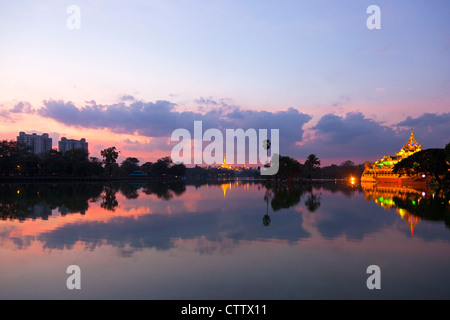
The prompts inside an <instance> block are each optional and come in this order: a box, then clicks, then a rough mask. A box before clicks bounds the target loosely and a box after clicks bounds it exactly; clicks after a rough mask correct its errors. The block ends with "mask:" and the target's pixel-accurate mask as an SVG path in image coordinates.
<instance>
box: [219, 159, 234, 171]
mask: <svg viewBox="0 0 450 320" xmlns="http://www.w3.org/2000/svg"><path fill="white" fill-rule="evenodd" d="M220 167H221V168H222V169H231V167H230V166H229V165H227V159H226V158H225V157H224V158H223V164H222V165H221V166H220Z"/></svg>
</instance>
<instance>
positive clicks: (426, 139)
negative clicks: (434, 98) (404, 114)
mask: <svg viewBox="0 0 450 320" xmlns="http://www.w3.org/2000/svg"><path fill="white" fill-rule="evenodd" d="M397 126H399V127H405V128H413V129H414V136H415V137H416V139H417V141H418V142H419V143H420V144H422V148H424V149H428V148H443V147H444V146H445V145H446V144H447V143H449V142H450V113H444V114H440V115H439V114H435V113H424V114H423V115H421V116H420V117H417V118H411V117H408V118H406V120H404V121H402V122H399V123H397Z"/></svg>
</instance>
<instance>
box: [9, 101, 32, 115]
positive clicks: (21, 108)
mask: <svg viewBox="0 0 450 320" xmlns="http://www.w3.org/2000/svg"><path fill="white" fill-rule="evenodd" d="M10 112H11V113H34V112H35V110H34V109H33V107H32V106H31V103H29V102H26V101H20V102H18V103H17V104H16V105H15V106H14V107H13V108H12V109H11V110H10Z"/></svg>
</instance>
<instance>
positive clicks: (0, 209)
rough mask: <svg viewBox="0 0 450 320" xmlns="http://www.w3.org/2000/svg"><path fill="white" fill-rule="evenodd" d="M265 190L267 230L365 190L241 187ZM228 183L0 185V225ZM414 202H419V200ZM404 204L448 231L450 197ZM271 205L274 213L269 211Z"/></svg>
mask: <svg viewBox="0 0 450 320" xmlns="http://www.w3.org/2000/svg"><path fill="white" fill-rule="evenodd" d="M241 182H243V183H245V184H247V183H249V184H255V185H258V186H260V187H261V188H265V194H264V199H263V201H264V202H265V203H266V213H265V215H264V218H263V223H264V225H269V224H270V221H271V217H270V215H269V211H272V212H278V211H281V210H285V209H289V208H292V207H295V206H297V205H298V204H300V203H301V202H302V197H303V203H304V205H305V207H306V209H307V210H308V211H310V212H315V211H317V210H318V209H319V208H320V205H321V191H319V190H326V191H330V192H332V193H335V192H340V193H343V194H344V195H346V196H348V197H351V196H352V195H353V194H354V193H355V192H358V193H361V192H363V191H362V189H361V188H359V187H355V186H351V185H348V184H344V183H335V182H321V183H306V184H305V183H302V184H298V183H276V182H267V181H258V180H247V181H241ZM223 183H224V181H217V180H216V181H206V180H205V181H196V182H192V183H191V182H189V181H188V182H183V181H173V182H142V183H139V182H136V183H127V182H122V183H107V184H81V183H80V184H26V185H25V184H24V185H22V184H10V185H7V184H5V185H0V219H3V220H6V219H19V220H24V219H27V218H41V219H47V218H48V216H49V215H51V213H52V210H54V209H58V210H59V212H60V214H61V215H66V214H68V213H81V214H84V213H85V212H86V211H87V210H88V208H89V203H90V202H96V201H98V200H100V201H101V202H100V206H101V207H102V208H103V209H105V210H107V211H115V210H116V208H117V207H118V206H119V201H118V199H117V194H118V193H120V194H121V195H123V196H124V197H125V198H126V199H137V198H138V197H139V195H140V194H146V195H155V196H156V197H157V198H158V199H162V200H166V201H168V200H171V199H172V198H174V197H178V196H181V195H182V194H183V193H184V192H185V191H186V186H187V185H193V186H195V187H196V188H201V187H202V186H204V185H206V184H207V185H209V186H211V185H217V186H220V185H221V184H223ZM414 197H418V198H417V199H415V198H414ZM414 197H408V198H405V197H404V196H400V195H398V196H397V197H395V195H394V198H393V200H394V202H395V205H396V206H397V207H398V208H402V209H404V210H406V211H407V212H408V213H410V214H412V215H414V216H417V217H420V218H421V219H426V220H432V221H436V220H437V221H445V223H446V225H447V227H449V226H450V218H449V211H450V205H449V204H450V202H449V200H450V194H449V193H448V192H447V194H444V192H441V193H440V194H435V195H434V197H425V198H424V197H421V196H420V195H415V196H414ZM269 205H270V207H269Z"/></svg>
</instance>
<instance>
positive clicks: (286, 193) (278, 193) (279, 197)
mask: <svg viewBox="0 0 450 320" xmlns="http://www.w3.org/2000/svg"><path fill="white" fill-rule="evenodd" d="M264 186H265V188H266V192H265V194H264V201H266V204H267V207H266V214H265V215H264V217H263V225H265V226H268V225H269V224H270V222H271V218H270V215H269V212H268V208H269V202H270V207H271V209H272V210H273V211H274V212H276V211H280V210H283V209H289V208H292V207H295V206H296V205H298V204H299V203H300V202H301V197H302V195H304V194H305V193H307V194H308V196H307V198H306V200H305V202H304V203H305V206H306V208H307V209H308V210H309V211H310V212H314V211H316V210H317V209H318V208H319V207H320V198H321V197H320V196H321V195H320V193H319V194H317V193H315V192H314V189H313V186H312V185H311V184H297V183H264ZM323 186H326V184H324V185H323Z"/></svg>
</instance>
